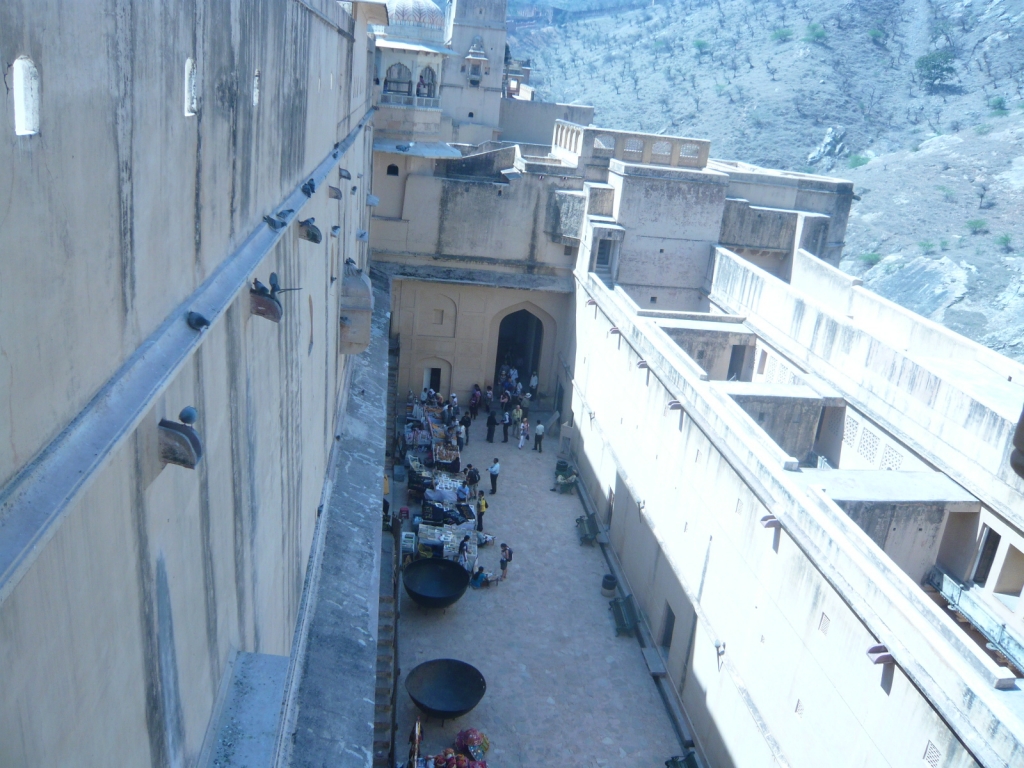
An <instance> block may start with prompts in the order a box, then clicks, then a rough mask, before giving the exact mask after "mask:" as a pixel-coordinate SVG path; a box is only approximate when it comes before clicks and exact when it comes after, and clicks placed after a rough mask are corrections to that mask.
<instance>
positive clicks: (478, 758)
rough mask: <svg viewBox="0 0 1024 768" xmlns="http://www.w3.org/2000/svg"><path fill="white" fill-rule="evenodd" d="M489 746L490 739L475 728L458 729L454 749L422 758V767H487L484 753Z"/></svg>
mask: <svg viewBox="0 0 1024 768" xmlns="http://www.w3.org/2000/svg"><path fill="white" fill-rule="evenodd" d="M490 748H491V742H490V739H488V738H487V736H486V735H484V734H483V733H481V732H480V731H478V730H477V729H476V728H467V729H466V730H464V731H459V734H458V735H457V736H456V737H455V749H446V750H445V751H444V752H442V753H441V754H439V755H434V756H431V755H428V756H427V757H426V758H424V759H423V768H487V761H486V760H484V755H485V754H487V750H489V749H490Z"/></svg>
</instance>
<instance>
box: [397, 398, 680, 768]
mask: <svg viewBox="0 0 1024 768" xmlns="http://www.w3.org/2000/svg"><path fill="white" fill-rule="evenodd" d="M485 433H486V428H485V427H484V423H483V418H481V419H479V420H477V421H476V422H475V423H474V424H473V427H472V429H471V432H470V435H471V437H470V440H471V442H470V445H469V446H467V447H466V449H465V450H464V451H463V457H464V458H463V463H464V464H465V462H470V463H472V464H473V465H474V466H478V467H480V468H481V470H483V469H484V468H485V467H486V466H489V465H490V464H491V461H492V460H493V458H494V457H498V458H499V459H500V460H501V465H502V472H501V478H500V480H499V483H498V494H497V495H496V496H491V495H490V493H489V492H488V496H487V499H488V502H489V503H490V505H491V506H490V509H489V510H488V512H487V514H486V516H485V518H484V527H485V530H486V532H487V533H490V534H493V535H494V536H496V537H497V541H496V542H495V544H494V545H493V546H490V547H482V548H481V549H480V559H479V564H480V565H483V566H484V567H485V568H486V569H487V570H488V571H494V572H498V559H499V558H498V546H497V545H498V544H500V543H501V542H506V543H508V544H509V546H511V547H512V549H513V550H514V552H515V554H514V558H513V562H512V564H511V565H510V567H509V578H508V580H507V581H505V582H503V583H501V584H498V585H496V586H492V587H491V588H489V589H481V590H472V589H470V590H468V591H467V593H466V595H465V596H464V597H463V598H462V599H461V600H460V601H459V602H458V603H456V604H455V605H454V606H452V607H451V608H449V609H448V610H447V611H446V612H444V613H441V612H438V611H426V610H423V609H421V608H419V607H418V606H417V605H416V604H415V603H413V602H412V601H411V600H410V599H409V597H408V595H406V594H405V591H404V590H402V595H401V601H402V602H401V619H400V622H399V630H398V631H399V664H400V667H401V670H402V673H403V674H402V676H401V678H400V679H399V681H398V732H397V737H396V758H397V759H398V760H399V761H404V760H405V757H406V755H407V753H408V742H407V741H406V740H407V738H408V735H409V733H410V732H411V730H412V727H413V724H414V723H415V719H416V716H417V714H419V710H417V709H416V707H415V705H414V704H413V703H412V701H411V700H410V699H409V696H408V694H407V693H406V692H405V673H407V672H408V671H410V670H412V669H413V668H414V667H415V666H416V665H417V664H420V663H421V662H424V661H428V660H430V659H435V658H445V657H451V658H457V659H461V660H463V661H467V662H469V663H470V664H472V665H474V666H475V667H477V668H478V669H479V670H480V671H481V672H482V673H483V675H484V677H485V678H486V679H487V694H486V695H485V696H484V698H483V700H482V701H481V702H480V704H479V705H478V706H477V708H476V709H475V710H473V711H472V712H470V713H469V714H468V715H466V716H464V717H462V718H459V719H458V720H455V721H447V722H445V723H444V726H443V727H442V724H441V722H440V721H438V720H433V719H430V718H427V717H426V716H423V727H424V742H423V754H435V753H436V752H439V751H440V750H442V749H443V748H445V747H449V746H453V743H454V740H455V734H456V733H457V732H458V731H459V730H461V729H463V728H469V727H475V728H478V729H480V730H481V731H483V732H484V733H486V734H487V736H488V737H489V738H490V741H491V751H490V752H489V753H488V755H487V762H488V766H490V768H513V767H514V766H544V767H545V768H553V767H554V766H571V767H573V768H576V767H582V766H630V767H631V768H633V767H634V766H636V767H642V768H655V767H657V768H661V766H664V764H665V760H667V759H668V758H669V757H670V756H672V755H673V754H678V753H679V751H680V749H679V742H678V740H677V738H676V735H675V732H674V731H673V729H672V725H671V723H670V721H669V718H668V715H667V714H666V712H665V708H664V705H663V703H662V701H661V698H660V696H659V694H658V690H657V688H656V687H655V685H654V681H653V680H652V679H651V677H650V674H649V673H648V671H647V667H646V665H645V663H644V660H643V656H642V654H641V651H640V645H639V644H638V642H637V640H636V639H635V638H633V637H629V636H622V637H616V635H615V624H614V621H613V620H612V617H611V612H610V611H609V610H608V600H607V599H606V598H604V597H602V595H601V577H602V576H603V575H604V574H605V573H607V570H608V568H607V564H606V563H605V560H604V557H603V555H602V554H601V549H600V547H599V546H597V545H595V546H593V547H590V546H585V545H584V546H580V544H579V539H578V538H577V536H576V529H575V524H574V522H575V519H576V518H577V517H578V516H579V515H581V514H583V508H582V506H581V504H580V501H579V499H578V498H577V497H576V496H575V495H563V494H557V493H551V492H550V491H549V488H550V487H551V485H552V478H553V475H554V465H555V460H556V453H557V442H556V441H555V440H549V441H548V444H547V445H546V446H545V449H546V450H545V452H544V453H543V454H538V453H537V452H535V451H531V450H529V448H528V447H526V446H524V447H523V449H522V450H518V449H517V448H516V443H515V442H513V439H512V437H511V435H510V436H509V442H508V443H506V444H503V443H501V429H500V428H499V429H498V430H497V435H496V437H495V443H494V444H493V445H491V444H488V443H487V442H486V441H485V440H484V437H485ZM481 475H482V476H483V481H482V482H481V484H480V488H481V489H484V488H485V487H486V488H487V489H488V491H489V488H490V483H489V479H488V477H487V474H486V472H484V471H481ZM402 493H404V491H403V492H402Z"/></svg>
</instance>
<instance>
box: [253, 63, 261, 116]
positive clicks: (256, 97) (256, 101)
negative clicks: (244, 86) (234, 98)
mask: <svg viewBox="0 0 1024 768" xmlns="http://www.w3.org/2000/svg"><path fill="white" fill-rule="evenodd" d="M252 105H253V106H254V107H258V106H259V105H260V71H259V70H258V69H257V70H256V74H254V75H253V76H252Z"/></svg>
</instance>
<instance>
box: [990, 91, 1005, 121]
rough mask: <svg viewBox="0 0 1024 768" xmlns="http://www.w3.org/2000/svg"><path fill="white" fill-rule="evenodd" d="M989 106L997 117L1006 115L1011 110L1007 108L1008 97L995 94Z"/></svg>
mask: <svg viewBox="0 0 1024 768" xmlns="http://www.w3.org/2000/svg"><path fill="white" fill-rule="evenodd" d="M988 106H989V108H990V109H991V110H992V114H993V115H994V116H995V117H1006V116H1007V115H1008V114H1010V110H1008V109H1007V108H1006V99H1004V98H1003V97H1002V96H993V97H992V98H990V99H989V100H988Z"/></svg>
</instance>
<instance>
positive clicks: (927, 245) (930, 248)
mask: <svg viewBox="0 0 1024 768" xmlns="http://www.w3.org/2000/svg"><path fill="white" fill-rule="evenodd" d="M917 247H918V248H920V249H921V252H922V253H924V254H926V255H927V254H932V253H935V243H933V242H932V241H931V240H922V241H921V242H919V243H918V244H917Z"/></svg>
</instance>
